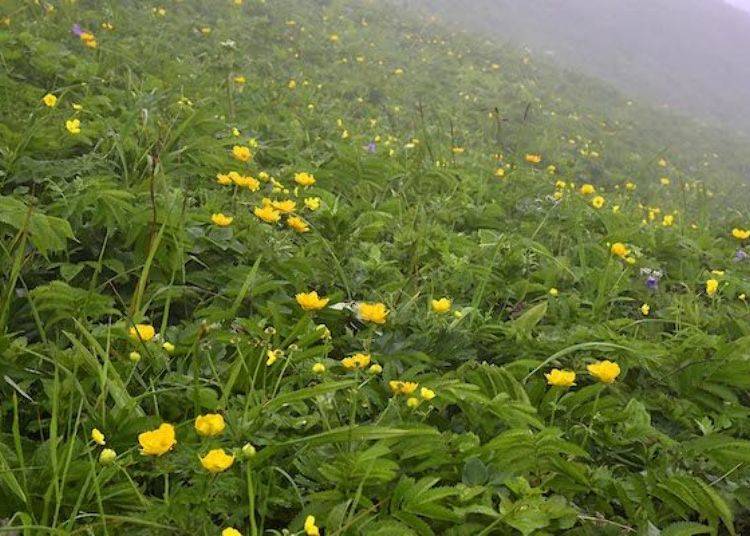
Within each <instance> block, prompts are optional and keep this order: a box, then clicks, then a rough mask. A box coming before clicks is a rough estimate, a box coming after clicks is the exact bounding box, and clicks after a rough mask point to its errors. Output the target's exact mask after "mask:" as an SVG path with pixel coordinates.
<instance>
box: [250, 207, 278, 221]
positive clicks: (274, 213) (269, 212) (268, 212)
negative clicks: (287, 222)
mask: <svg viewBox="0 0 750 536" xmlns="http://www.w3.org/2000/svg"><path fill="white" fill-rule="evenodd" d="M253 214H255V215H256V216H257V217H259V218H260V219H261V220H263V221H264V222H266V223H277V222H278V221H279V220H280V219H281V212H279V211H278V210H276V209H274V208H273V207H272V206H270V205H267V206H265V207H262V208H261V207H255V210H253Z"/></svg>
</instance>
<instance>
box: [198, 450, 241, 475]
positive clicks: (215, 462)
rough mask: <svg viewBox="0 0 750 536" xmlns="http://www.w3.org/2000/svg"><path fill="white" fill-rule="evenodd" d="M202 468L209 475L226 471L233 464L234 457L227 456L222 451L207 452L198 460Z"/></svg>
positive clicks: (231, 455)
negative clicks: (209, 473)
mask: <svg viewBox="0 0 750 536" xmlns="http://www.w3.org/2000/svg"><path fill="white" fill-rule="evenodd" d="M200 460H201V465H202V466H203V468H204V469H205V470H207V471H209V472H211V473H221V472H222V471H226V470H227V469H229V468H230V467H232V464H233V463H234V455H233V454H227V453H226V452H224V449H213V450H209V451H208V454H206V455H205V456H203V458H200Z"/></svg>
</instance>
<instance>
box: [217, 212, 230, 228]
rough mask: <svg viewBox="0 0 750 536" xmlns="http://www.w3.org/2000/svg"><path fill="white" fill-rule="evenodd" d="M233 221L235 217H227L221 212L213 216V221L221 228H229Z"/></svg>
mask: <svg viewBox="0 0 750 536" xmlns="http://www.w3.org/2000/svg"><path fill="white" fill-rule="evenodd" d="M232 220H234V218H233V217H231V216H225V215H224V214H222V213H221V212H219V213H218V214H211V221H212V222H214V224H215V225H218V226H219V227H228V226H229V225H231V223H232Z"/></svg>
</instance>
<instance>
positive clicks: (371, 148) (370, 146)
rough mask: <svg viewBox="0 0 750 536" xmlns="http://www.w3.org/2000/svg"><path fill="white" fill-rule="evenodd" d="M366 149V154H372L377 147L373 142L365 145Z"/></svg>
mask: <svg viewBox="0 0 750 536" xmlns="http://www.w3.org/2000/svg"><path fill="white" fill-rule="evenodd" d="M366 148H367V152H368V153H371V154H374V153H375V151H376V149H377V148H378V146H377V145H375V142H374V141H371V142H370V143H368V144H367V147H366Z"/></svg>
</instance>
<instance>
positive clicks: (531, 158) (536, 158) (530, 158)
mask: <svg viewBox="0 0 750 536" xmlns="http://www.w3.org/2000/svg"><path fill="white" fill-rule="evenodd" d="M523 158H524V160H526V161H527V162H528V163H529V164H538V163H539V162H541V161H542V155H540V154H536V153H527V154H526V155H525V156H524V157H523Z"/></svg>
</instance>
